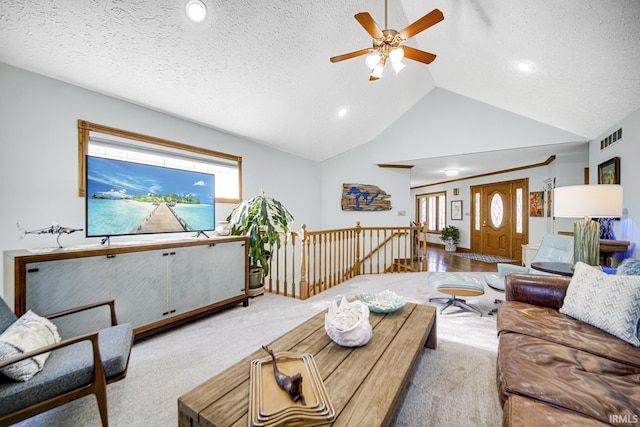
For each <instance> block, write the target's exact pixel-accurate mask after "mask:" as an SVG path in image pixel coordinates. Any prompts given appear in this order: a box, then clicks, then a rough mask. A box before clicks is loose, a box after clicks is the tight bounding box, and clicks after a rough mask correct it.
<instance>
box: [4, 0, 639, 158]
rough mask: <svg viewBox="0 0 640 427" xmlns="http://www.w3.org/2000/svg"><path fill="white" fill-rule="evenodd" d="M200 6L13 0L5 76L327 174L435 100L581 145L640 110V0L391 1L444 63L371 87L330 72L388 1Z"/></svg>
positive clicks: (355, 62) (360, 43)
mask: <svg viewBox="0 0 640 427" xmlns="http://www.w3.org/2000/svg"><path fill="white" fill-rule="evenodd" d="M203 1H204V3H205V4H206V5H207V9H208V12H209V15H208V17H207V19H206V20H205V21H204V22H203V23H201V24H195V23H192V22H190V21H189V20H188V19H187V18H186V17H185V14H184V6H185V4H186V0H94V1H76V0H56V1H50V0H32V1H27V0H3V1H2V3H1V4H0V62H4V63H7V64H10V65H14V66H17V67H20V68H24V69H27V70H30V71H34V72H36V73H40V74H44V75H47V76H50V77H53V78H56V79H59V80H62V81H66V82H69V83H72V84H75V85H78V86H81V87H85V88H88V89H92V90H95V91H98V92H100V93H104V94H108V95H111V96H114V97H117V98H120V99H123V100H127V101H131V102H134V103H136V104H140V105H143V106H147V107H150V108H152V109H155V110H159V111H163V112H166V113H169V114H172V115H176V116H179V117H183V118H185V119H188V120H191V121H194V122H197V123H201V124H204V125H206V126H210V127H212V128H215V129H220V130H222V131H225V132H228V133H232V134H236V135H240V136H242V137H245V138H247V139H249V140H252V141H256V142H259V143H262V144H266V145H269V146H272V147H275V148H278V149H281V150H284V151H287V152H290V153H293V154H297V155H300V156H303V157H305V158H309V159H312V160H315V161H322V160H325V159H328V158H330V157H332V156H335V155H337V154H339V153H341V152H344V151H346V150H349V149H351V148H353V147H356V146H359V145H362V144H365V143H367V142H370V141H372V140H374V139H375V138H376V137H377V136H378V135H380V134H381V133H382V132H383V131H384V130H385V129H387V128H389V126H392V125H393V123H394V122H396V120H398V119H399V118H400V117H401V116H402V115H403V114H404V113H406V112H407V111H408V110H410V109H411V108H412V107H413V106H414V105H415V104H416V103H417V102H419V101H420V100H421V99H422V98H423V97H425V96H429V93H430V92H431V91H432V89H433V88H434V87H439V88H442V89H445V90H447V91H450V92H454V93H456V94H460V95H463V96H466V97H469V98H471V99H474V100H477V101H481V102H483V103H486V104H489V105H492V106H495V107H498V108H501V109H504V110H507V111H510V112H513V113H516V114H519V115H522V116H524V117H527V118H530V119H533V120H535V121H539V122H542V123H545V124H547V125H549V126H552V127H555V128H559V129H562V130H564V131H568V132H571V133H573V134H576V135H579V136H582V137H584V139H585V140H588V139H592V138H594V137H596V136H598V135H599V134H601V133H602V132H604V131H605V130H607V128H608V127H610V126H611V125H613V124H614V123H616V122H617V121H619V120H621V119H622V118H624V117H625V116H626V115H628V114H629V113H631V112H632V111H635V110H636V109H637V108H639V107H640V72H639V71H638V70H640V1H638V0H616V1H614V2H608V1H604V0H601V1H596V0H563V1H557V0H536V1H529V0H515V1H504V0H435V1H415V0H389V4H388V23H389V27H390V28H394V29H397V30H401V29H402V28H404V27H406V26H407V25H408V24H410V23H411V22H413V21H415V20H417V19H418V18H420V17H422V16H423V15H425V14H426V13H428V12H430V11H431V10H432V9H434V8H438V9H440V10H441V11H442V12H443V13H444V16H445V19H444V21H442V22H440V23H438V24H436V25H435V26H433V27H431V28H429V29H427V30H425V31H423V32H422V33H420V34H419V35H417V36H416V37H414V38H412V39H410V40H409V41H408V42H407V44H408V45H409V46H413V47H415V48H419V49H422V50H425V51H429V52H432V53H435V54H437V58H436V60H435V61H434V62H433V63H431V64H430V65H428V66H427V65H424V64H421V63H418V62H413V61H410V60H405V62H406V63H407V66H406V67H405V69H404V70H403V71H402V72H401V73H399V74H398V75H394V74H393V70H392V69H390V67H387V68H388V69H386V70H385V75H384V76H383V78H382V79H380V80H379V81H375V82H369V80H368V77H369V71H368V69H367V68H366V67H365V64H364V59H363V58H355V59H350V60H347V61H343V62H339V63H335V64H333V63H331V62H329V57H331V56H335V55H339V54H343V53H347V52H351V51H354V50H358V49H362V48H366V47H369V46H370V45H371V38H370V36H369V35H368V34H367V33H366V32H365V31H364V29H363V28H362V27H361V26H360V24H358V22H357V21H356V20H355V19H354V15H355V14H356V13H358V12H363V11H366V12H369V13H370V14H371V15H372V16H373V18H374V19H375V20H376V21H377V22H378V24H379V25H380V26H381V27H383V26H384V1H383V0H367V1H365V0H348V1H332V2H329V1H327V0H310V1H298V2H296V1H291V0H271V1H248V0H234V1H224V0H203ZM519 61H528V62H530V63H531V64H532V65H533V66H534V70H533V71H532V72H530V73H522V72H520V71H518V70H517V68H516V66H515V65H516V63H517V62H519ZM340 108H346V111H347V112H346V114H345V116H344V117H338V116H337V112H338V110H339V109H340ZM473 151H475V150H474V149H470V152H473ZM478 151H481V150H478ZM546 154H547V153H541V154H540V155H541V156H542V157H543V160H544V158H546V157H547V156H546ZM501 157H502V156H501ZM498 167H499V166H498Z"/></svg>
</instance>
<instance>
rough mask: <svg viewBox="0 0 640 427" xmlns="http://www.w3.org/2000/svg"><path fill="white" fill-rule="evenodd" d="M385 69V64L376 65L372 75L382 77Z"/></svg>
mask: <svg viewBox="0 0 640 427" xmlns="http://www.w3.org/2000/svg"><path fill="white" fill-rule="evenodd" d="M383 70H384V65H382V64H378V65H376V66H375V68H374V69H373V71H372V72H371V75H372V76H373V77H375V78H377V79H379V78H380V77H382V71H383Z"/></svg>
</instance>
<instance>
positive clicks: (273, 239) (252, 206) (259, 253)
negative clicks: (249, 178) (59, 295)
mask: <svg viewBox="0 0 640 427" xmlns="http://www.w3.org/2000/svg"><path fill="white" fill-rule="evenodd" d="M227 221H229V228H230V229H231V234H232V235H234V236H238V235H242V234H245V235H246V236H247V237H249V257H250V266H251V268H254V267H256V266H260V267H262V269H263V270H264V274H265V275H268V274H269V263H268V261H269V256H270V255H271V253H270V252H269V248H270V247H271V246H273V245H276V247H278V248H280V235H279V234H278V231H279V229H280V230H282V231H283V232H284V233H289V224H291V223H292V222H293V216H292V215H291V213H290V212H289V211H288V210H287V208H286V207H285V206H284V205H283V204H282V203H280V202H279V201H277V200H274V199H272V198H270V197H266V196H265V195H264V190H261V194H260V195H258V196H255V197H251V198H250V199H246V200H243V201H242V202H240V203H239V204H238V205H237V206H236V207H235V208H233V210H232V211H231V213H230V214H229V216H228V217H227Z"/></svg>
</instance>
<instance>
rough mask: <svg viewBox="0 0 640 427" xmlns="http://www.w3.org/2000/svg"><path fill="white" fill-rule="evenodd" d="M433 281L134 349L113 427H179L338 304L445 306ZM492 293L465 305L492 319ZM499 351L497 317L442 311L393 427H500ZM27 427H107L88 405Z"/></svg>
mask: <svg viewBox="0 0 640 427" xmlns="http://www.w3.org/2000/svg"><path fill="white" fill-rule="evenodd" d="M429 274H430V273H403V274H388V275H366V276H359V277H356V278H354V279H352V280H350V281H348V282H346V283H344V284H342V285H340V286H338V287H336V288H334V289H332V290H329V291H327V292H325V293H323V294H321V295H317V296H315V297H313V298H310V299H308V300H306V301H299V300H293V299H291V298H286V297H282V296H278V295H270V294H267V295H263V296H259V297H256V298H254V299H252V300H250V303H249V307H246V308H244V307H242V306H240V305H239V306H237V307H234V308H232V309H229V310H226V311H224V312H222V313H218V314H216V315H213V316H210V317H208V318H206V319H203V320H201V321H198V322H194V323H191V324H188V325H185V326H183V327H180V328H177V329H174V330H172V331H169V332H167V333H164V334H161V335H158V336H156V337H153V338H150V339H148V340H145V341H142V342H140V343H138V344H136V345H135V346H134V348H133V351H132V354H131V361H130V364H129V373H128V375H127V377H126V378H125V379H124V380H122V381H119V382H116V383H114V384H111V385H109V387H108V399H109V422H110V425H111V426H113V427H120V426H175V425H177V399H178V397H179V396H180V395H182V394H184V393H185V392H187V391H189V390H191V389H192V388H193V387H195V386H197V385H198V384H200V383H202V382H204V381H205V380H206V379H208V378H209V377H211V376H213V375H215V374H216V373H218V372H220V371H222V370H224V369H225V368H227V367H229V366H231V365H232V364H234V363H235V362H236V361H237V360H239V359H241V358H243V357H245V356H246V355H248V354H250V353H252V352H253V351H255V350H256V349H258V348H259V347H260V346H261V345H262V344H266V343H269V342H270V341H272V340H274V339H275V338H277V337H278V336H280V335H282V334H283V333H285V332H287V331H288V330H290V329H291V328H293V327H294V326H296V325H298V324H299V323H301V322H303V321H304V320H306V319H308V318H310V317H312V316H313V315H314V314H316V313H318V312H320V311H321V310H324V309H325V308H326V307H327V306H328V303H329V302H330V301H331V300H332V299H334V298H336V297H337V296H338V295H343V294H347V293H349V292H364V291H367V292H377V291H382V290H385V289H391V290H393V291H395V292H396V293H398V294H400V295H403V296H404V297H405V298H407V299H408V300H409V301H411V302H416V303H422V304H429V302H428V300H429V298H430V297H434V296H443V295H439V294H438V293H437V292H436V291H434V290H433V289H431V287H429V285H428V284H427V276H428V275H429ZM469 274H472V275H475V276H477V277H479V278H481V277H482V275H483V274H482V273H469ZM486 292H487V293H486V294H485V295H484V296H482V297H477V298H468V299H467V302H469V303H472V304H475V305H476V306H477V307H479V308H480V309H481V310H482V311H483V312H484V313H487V312H488V311H489V310H491V309H492V308H494V307H495V304H494V303H493V300H494V298H501V295H499V294H495V293H493V292H492V291H490V290H488V289H487V290H486ZM496 348H497V338H496V326H495V318H494V317H493V316H487V315H484V316H483V317H480V316H479V315H477V314H475V313H468V312H462V311H460V310H459V309H458V308H449V309H447V310H446V311H445V312H444V313H443V314H440V312H439V311H438V348H437V349H436V350H429V349H424V350H423V351H422V355H421V357H420V359H419V362H418V365H417V367H416V370H415V373H414V375H413V377H412V379H411V381H410V383H409V386H408V387H407V390H406V392H405V394H404V396H403V400H402V402H401V406H400V409H399V410H398V413H397V414H396V416H395V420H394V422H393V425H396V426H456V427H464V426H487V427H489V426H490V427H494V426H499V425H500V424H501V417H502V411H501V408H500V406H499V403H498V397H497V392H496V386H495V358H496ZM20 425H21V426H65V427H66V426H99V425H100V418H99V415H98V410H97V405H96V403H95V399H94V398H93V397H92V396H90V397H86V398H83V399H80V400H78V401H75V402H72V403H70V404H67V405H65V406H63V407H61V408H57V409H54V410H52V411H49V412H47V413H45V414H42V415H40V416H38V417H34V418H32V419H30V420H28V421H25V422H23V423H21V424H20Z"/></svg>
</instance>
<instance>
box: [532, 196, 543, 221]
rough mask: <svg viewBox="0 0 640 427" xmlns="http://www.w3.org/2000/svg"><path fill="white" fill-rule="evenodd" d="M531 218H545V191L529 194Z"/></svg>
mask: <svg viewBox="0 0 640 427" xmlns="http://www.w3.org/2000/svg"><path fill="white" fill-rule="evenodd" d="M529 216H534V217H536V216H544V191H531V192H530V193H529Z"/></svg>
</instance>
